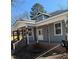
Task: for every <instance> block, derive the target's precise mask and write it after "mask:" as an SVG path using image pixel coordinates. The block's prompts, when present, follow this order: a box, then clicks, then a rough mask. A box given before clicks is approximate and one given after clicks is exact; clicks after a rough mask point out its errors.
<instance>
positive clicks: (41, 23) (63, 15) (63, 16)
mask: <svg viewBox="0 0 79 59" xmlns="http://www.w3.org/2000/svg"><path fill="white" fill-rule="evenodd" d="M67 14H68V12H65V13H61V14H59V15H56V16H52V17H49V18H47V19H46V20H41V21H39V22H36V23H35V26H42V25H45V24H50V23H53V22H57V21H61V20H64V18H65V16H66V15H67ZM60 16H62V19H57V18H58V17H60Z"/></svg>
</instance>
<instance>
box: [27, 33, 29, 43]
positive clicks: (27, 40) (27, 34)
mask: <svg viewBox="0 0 79 59" xmlns="http://www.w3.org/2000/svg"><path fill="white" fill-rule="evenodd" d="M27 44H29V36H28V34H27Z"/></svg>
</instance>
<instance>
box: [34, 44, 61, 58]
mask: <svg viewBox="0 0 79 59" xmlns="http://www.w3.org/2000/svg"><path fill="white" fill-rule="evenodd" d="M59 46H60V44H58V45H56V46H55V47H53V48H51V49H50V50H48V51H47V52H45V53H43V54H41V55H40V56H38V57H36V58H35V59H37V58H39V57H41V56H43V55H45V54H46V53H48V52H50V51H51V50H54V49H55V48H57V47H59Z"/></svg>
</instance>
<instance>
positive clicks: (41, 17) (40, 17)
mask: <svg viewBox="0 0 79 59" xmlns="http://www.w3.org/2000/svg"><path fill="white" fill-rule="evenodd" d="M49 17H50V15H48V14H46V13H38V15H36V16H35V17H33V18H32V20H36V21H41V20H45V19H47V18H49Z"/></svg>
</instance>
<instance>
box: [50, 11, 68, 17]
mask: <svg viewBox="0 0 79 59" xmlns="http://www.w3.org/2000/svg"><path fill="white" fill-rule="evenodd" d="M67 11H68V10H57V11H54V12H52V13H50V15H51V16H55V15H58V14H61V13H63V12H67Z"/></svg>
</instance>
